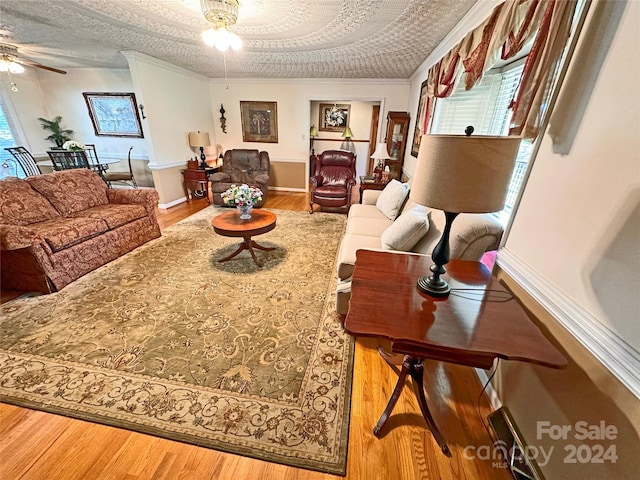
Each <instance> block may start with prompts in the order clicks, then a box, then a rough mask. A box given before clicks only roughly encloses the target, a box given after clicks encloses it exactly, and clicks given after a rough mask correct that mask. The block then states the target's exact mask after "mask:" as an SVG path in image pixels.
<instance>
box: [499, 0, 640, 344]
mask: <svg viewBox="0 0 640 480" xmlns="http://www.w3.org/2000/svg"><path fill="white" fill-rule="evenodd" d="M611 4H612V6H611V8H614V6H615V5H617V7H615V8H617V9H619V10H621V9H624V8H625V3H623V2H611ZM615 13H616V12H615V10H614V11H612V12H610V13H609V15H611V14H615ZM620 16H621V17H622V18H621V19H620V24H619V25H618V24H617V21H615V19H612V20H613V21H611V22H609V23H608V24H605V23H604V21H605V20H606V18H604V17H600V18H599V20H601V22H600V24H599V25H598V31H599V32H600V33H597V31H596V30H589V31H588V32H586V36H585V37H584V38H586V39H587V40H589V42H586V43H585V42H583V43H582V45H581V49H580V50H579V51H578V53H577V55H576V57H574V61H573V62H572V69H571V71H570V72H569V76H568V78H567V81H566V82H565V86H564V88H563V91H562V94H561V97H560V98H559V102H558V104H557V107H556V109H555V110H554V114H553V116H552V118H551V126H550V131H551V132H555V138H554V139H553V140H552V138H551V137H550V136H549V135H547V136H545V138H544V141H543V143H542V146H541V148H540V151H539V153H538V155H537V157H536V159H535V164H534V167H533V170H532V173H531V176H530V178H529V181H528V182H527V186H526V189H525V193H524V197H523V199H522V202H521V204H520V208H519V209H518V212H517V215H516V216H515V220H514V223H513V227H512V230H511V232H510V234H509V238H508V239H507V242H506V245H505V248H506V249H507V250H508V251H509V253H510V254H511V255H514V256H516V257H517V258H518V259H520V260H521V261H522V262H524V263H526V264H527V265H528V266H529V267H530V268H531V269H533V270H534V271H535V272H538V273H540V274H541V275H543V276H544V278H545V279H547V280H548V281H549V282H550V283H551V284H552V285H553V288H554V289H557V290H558V291H559V292H560V293H561V294H562V295H564V296H566V297H567V298H569V299H570V300H571V301H572V302H575V303H576V304H577V305H579V306H580V307H581V308H582V309H584V310H585V312H586V314H587V315H589V316H591V317H593V318H594V319H596V320H597V321H598V322H600V323H601V324H602V325H604V326H605V327H606V328H607V329H609V330H610V331H612V332H613V333H614V334H616V335H617V336H618V337H620V338H621V339H623V340H624V341H625V342H627V343H628V344H629V345H630V346H631V347H633V348H634V349H635V350H636V352H640V321H639V318H640V295H638V293H639V292H640V113H639V112H640V108H639V106H640V67H639V65H640V53H639V51H638V48H630V46H631V45H634V46H638V45H640V34H639V26H640V22H639V20H640V3H638V2H629V3H627V4H626V11H624V14H622V12H620ZM595 35H602V36H601V37H600V42H598V43H597V44H593V43H591V41H592V40H593V37H594V36H595ZM609 42H610V45H609ZM578 92H579V93H578ZM557 150H560V151H561V152H562V153H555V152H556V151H557ZM533 226H537V227H539V228H532V227H533Z"/></svg>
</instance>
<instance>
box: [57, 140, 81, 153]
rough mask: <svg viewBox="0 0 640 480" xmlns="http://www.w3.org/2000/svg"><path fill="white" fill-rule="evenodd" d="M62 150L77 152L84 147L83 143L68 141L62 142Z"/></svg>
mask: <svg viewBox="0 0 640 480" xmlns="http://www.w3.org/2000/svg"><path fill="white" fill-rule="evenodd" d="M62 148H64V149H65V150H75V151H79V150H84V149H85V148H86V147H85V145H84V143H80V142H76V141H75V140H68V141H66V142H64V144H63V145H62Z"/></svg>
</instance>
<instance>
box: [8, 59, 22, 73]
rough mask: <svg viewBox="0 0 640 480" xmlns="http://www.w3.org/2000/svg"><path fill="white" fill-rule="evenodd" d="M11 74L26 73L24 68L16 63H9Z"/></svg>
mask: <svg viewBox="0 0 640 480" xmlns="http://www.w3.org/2000/svg"><path fill="white" fill-rule="evenodd" d="M9 73H24V67H23V66H22V65H20V64H19V63H16V62H9Z"/></svg>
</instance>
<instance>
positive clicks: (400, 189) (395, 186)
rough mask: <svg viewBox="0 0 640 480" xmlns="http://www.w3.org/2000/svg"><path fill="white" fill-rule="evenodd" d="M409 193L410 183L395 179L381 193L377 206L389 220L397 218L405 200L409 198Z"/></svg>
mask: <svg viewBox="0 0 640 480" xmlns="http://www.w3.org/2000/svg"><path fill="white" fill-rule="evenodd" d="M407 195H409V184H407V183H400V182H399V181H398V180H395V179H393V180H391V181H390V182H389V183H388V184H387V186H386V187H384V189H383V190H382V193H380V196H379V197H378V200H377V201H376V207H378V210H380V211H381V212H382V213H384V214H385V216H386V217H387V218H388V219H389V220H395V219H396V217H397V216H398V214H399V213H400V210H401V209H402V205H403V204H404V201H405V200H406V199H407Z"/></svg>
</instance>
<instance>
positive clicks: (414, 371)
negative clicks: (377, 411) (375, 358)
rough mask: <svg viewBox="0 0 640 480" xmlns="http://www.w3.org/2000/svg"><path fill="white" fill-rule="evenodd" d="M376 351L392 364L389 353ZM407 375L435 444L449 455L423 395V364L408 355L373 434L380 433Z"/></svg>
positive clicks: (380, 350)
mask: <svg viewBox="0 0 640 480" xmlns="http://www.w3.org/2000/svg"><path fill="white" fill-rule="evenodd" d="M378 351H379V352H380V354H381V355H382V358H383V359H384V360H385V361H386V362H387V363H389V365H391V366H393V364H392V363H391V361H390V360H391V355H389V354H388V353H387V352H386V351H384V350H383V349H380V348H379V349H378ZM407 375H409V376H411V379H412V381H413V384H414V394H415V395H416V397H417V399H418V404H419V405H420V410H421V411H422V416H423V417H424V420H425V422H427V426H428V427H429V430H431V434H432V435H433V438H434V439H435V441H436V442H437V444H438V445H439V446H440V449H441V450H442V453H444V454H445V455H446V456H448V457H450V456H451V451H450V450H449V446H448V445H447V443H446V442H445V440H444V437H443V436H442V433H440V430H438V427H437V425H436V423H435V421H434V420H433V417H432V416H431V412H430V411H429V406H428V405H427V399H426V397H425V395H424V383H423V380H422V377H423V375H424V366H423V364H422V360H421V359H418V358H414V357H411V356H409V355H405V357H404V360H403V362H402V369H401V370H400V374H399V375H398V382H397V383H396V386H395V388H394V389H393V393H392V394H391V398H390V399H389V402H388V403H387V407H386V408H385V410H384V412H382V415H381V416H380V419H379V420H378V423H377V424H376V426H375V427H374V428H373V434H374V435H375V436H376V437H377V436H378V435H379V434H380V431H381V430H382V428H383V427H384V425H385V423H387V420H388V419H389V416H390V415H391V412H392V411H393V407H395V405H396V403H397V402H398V398H399V397H400V393H401V392H402V389H403V388H404V385H405V383H406V380H407Z"/></svg>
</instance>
